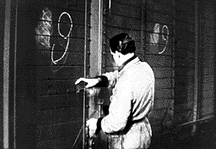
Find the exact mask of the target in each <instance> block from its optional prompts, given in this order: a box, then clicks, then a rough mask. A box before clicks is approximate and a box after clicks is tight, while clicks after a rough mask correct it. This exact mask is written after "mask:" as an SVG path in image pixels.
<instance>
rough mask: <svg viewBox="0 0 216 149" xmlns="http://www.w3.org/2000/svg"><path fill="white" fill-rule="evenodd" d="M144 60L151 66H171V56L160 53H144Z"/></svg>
mask: <svg viewBox="0 0 216 149" xmlns="http://www.w3.org/2000/svg"><path fill="white" fill-rule="evenodd" d="M146 61H147V62H148V63H149V64H150V65H151V66H152V67H155V66H161V67H171V57H169V56H161V55H146Z"/></svg>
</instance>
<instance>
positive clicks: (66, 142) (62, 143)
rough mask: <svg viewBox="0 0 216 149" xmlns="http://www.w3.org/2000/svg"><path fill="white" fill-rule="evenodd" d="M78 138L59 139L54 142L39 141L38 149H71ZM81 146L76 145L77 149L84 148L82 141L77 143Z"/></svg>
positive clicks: (72, 136)
mask: <svg viewBox="0 0 216 149" xmlns="http://www.w3.org/2000/svg"><path fill="white" fill-rule="evenodd" d="M75 139H76V136H75V135H71V136H67V137H62V138H57V139H53V140H46V141H39V142H37V145H36V146H37V148H38V149H44V148H47V149H53V148H65V149H66V148H71V146H72V145H73V142H74V141H75ZM79 139H80V138H79ZM77 143H79V144H76V147H77V148H82V144H81V141H79V142H77Z"/></svg>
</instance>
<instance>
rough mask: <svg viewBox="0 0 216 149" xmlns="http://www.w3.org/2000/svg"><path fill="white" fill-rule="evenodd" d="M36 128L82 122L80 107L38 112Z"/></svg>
mask: <svg viewBox="0 0 216 149" xmlns="http://www.w3.org/2000/svg"><path fill="white" fill-rule="evenodd" d="M36 119H37V126H44V125H53V124H61V123H67V122H74V123H75V122H76V121H77V122H80V121H82V106H80V107H70V108H61V109H52V110H44V111H38V112H37V115H36Z"/></svg>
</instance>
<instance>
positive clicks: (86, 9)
mask: <svg viewBox="0 0 216 149" xmlns="http://www.w3.org/2000/svg"><path fill="white" fill-rule="evenodd" d="M84 42H85V44H84V70H83V71H84V76H83V77H84V78H86V76H87V74H86V69H87V50H88V49H87V44H88V0H85V41H84ZM85 126H86V92H85V90H84V92H83V129H82V130H83V133H82V138H83V139H82V149H85V146H86V130H85V128H86V127H85Z"/></svg>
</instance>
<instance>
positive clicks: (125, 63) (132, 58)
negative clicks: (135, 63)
mask: <svg viewBox="0 0 216 149" xmlns="http://www.w3.org/2000/svg"><path fill="white" fill-rule="evenodd" d="M135 58H137V56H136V55H134V56H132V57H131V58H129V59H128V60H126V61H125V62H124V63H123V64H122V65H121V66H120V67H119V70H118V71H119V72H120V71H121V70H122V69H123V68H124V67H125V66H126V65H127V64H128V63H129V62H131V61H132V60H134V59H135Z"/></svg>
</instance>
